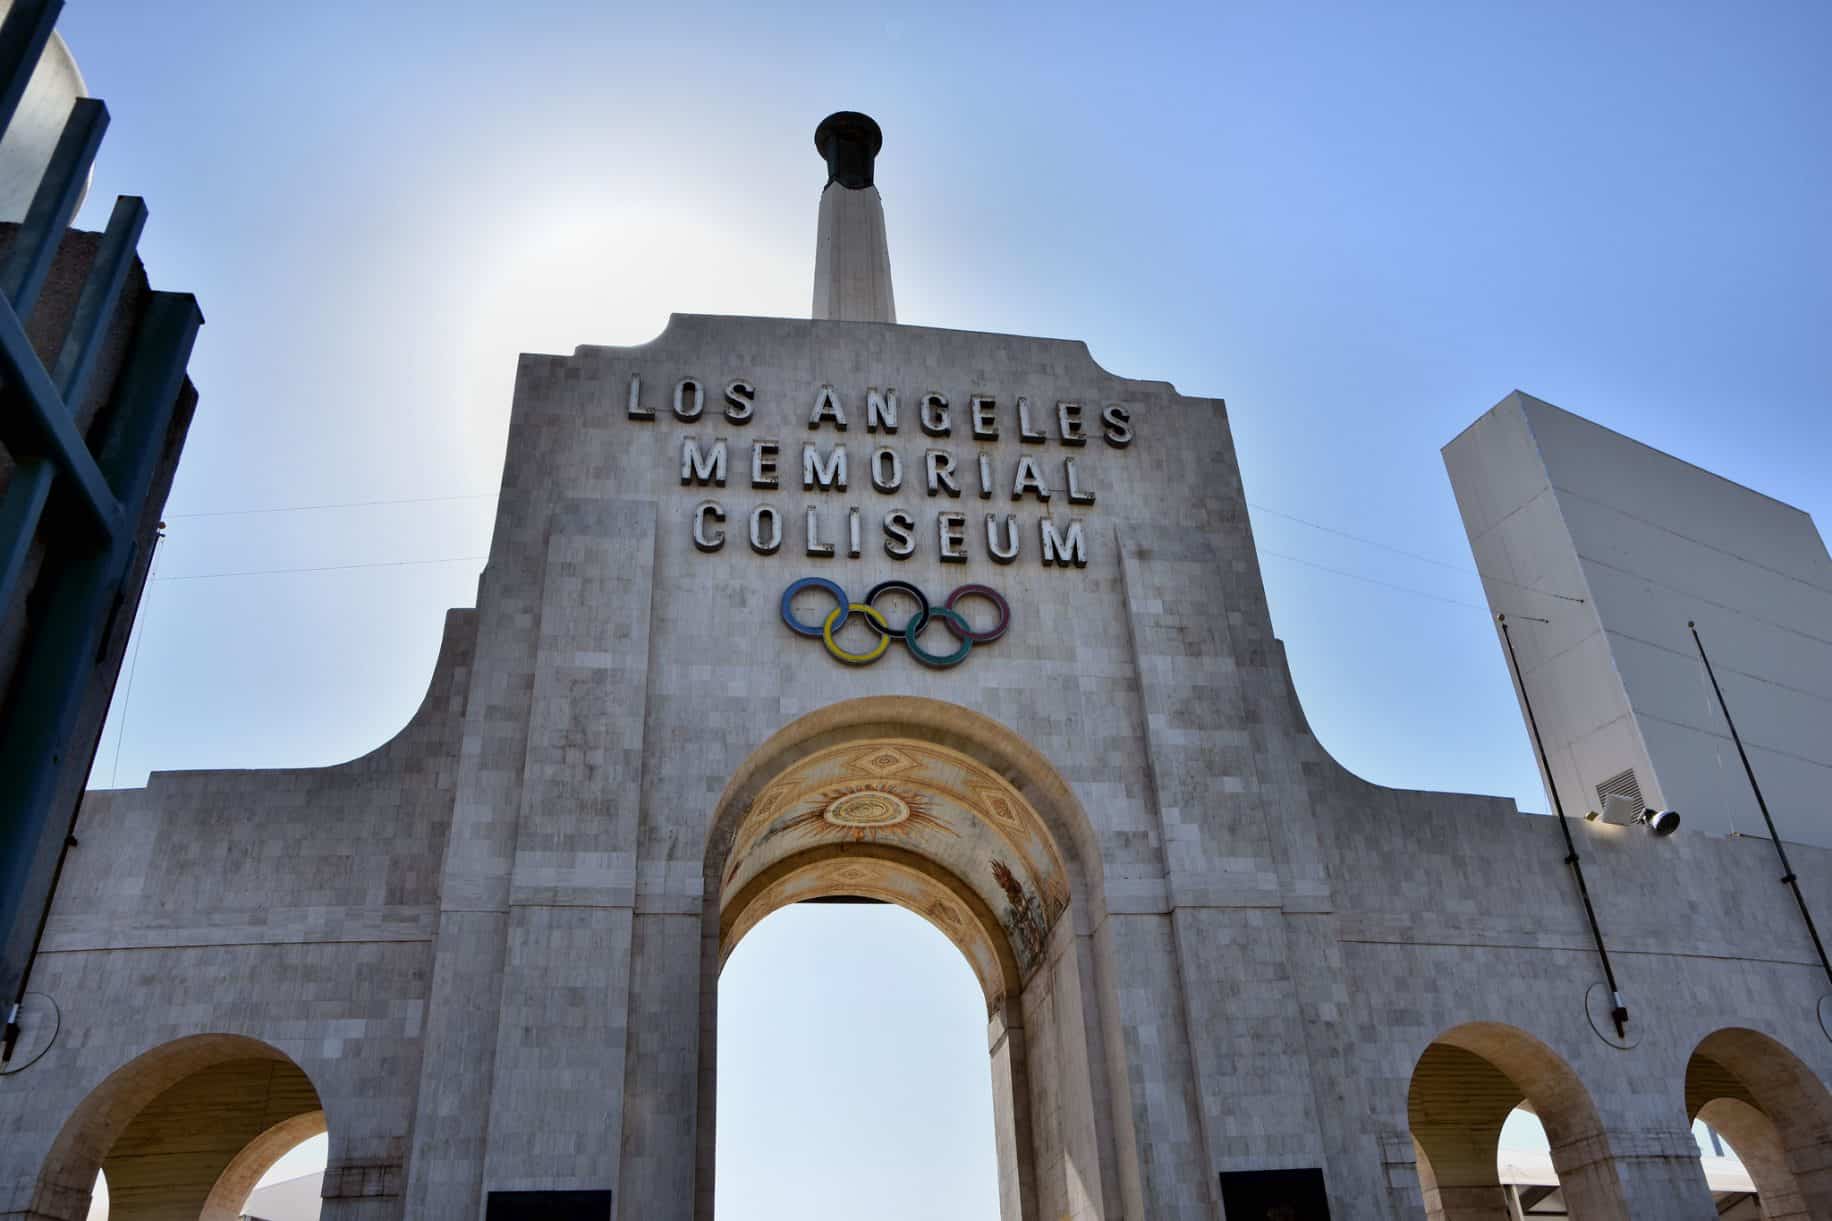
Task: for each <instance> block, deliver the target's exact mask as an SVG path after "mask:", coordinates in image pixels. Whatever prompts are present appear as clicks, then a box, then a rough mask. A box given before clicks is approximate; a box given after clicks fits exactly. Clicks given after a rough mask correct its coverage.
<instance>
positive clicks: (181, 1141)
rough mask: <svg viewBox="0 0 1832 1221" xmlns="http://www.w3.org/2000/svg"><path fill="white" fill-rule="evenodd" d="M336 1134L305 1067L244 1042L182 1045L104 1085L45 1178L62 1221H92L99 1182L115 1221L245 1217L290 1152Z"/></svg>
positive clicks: (219, 1039) (217, 1038)
mask: <svg viewBox="0 0 1832 1221" xmlns="http://www.w3.org/2000/svg"><path fill="white" fill-rule="evenodd" d="M324 1131H325V1115H324V1107H323V1104H322V1103H321V1102H320V1100H319V1097H318V1091H317V1090H316V1088H314V1087H313V1085H312V1083H311V1081H310V1080H309V1079H308V1078H307V1077H306V1075H305V1072H304V1070H302V1069H301V1068H300V1067H299V1066H298V1065H297V1064H295V1063H293V1061H292V1060H291V1059H290V1058H288V1057H287V1056H286V1055H285V1054H284V1053H282V1052H280V1051H279V1050H277V1049H276V1048H273V1047H270V1046H269V1045H267V1044H265V1043H262V1042H259V1041H258V1040H255V1039H249V1038H244V1037H241V1036H238V1035H225V1034H210V1035H197V1036H193V1037H191V1038H185V1039H179V1040H176V1041H174V1042H172V1043H167V1044H165V1045H163V1046H161V1047H158V1048H155V1049H153V1050H151V1051H149V1052H146V1053H145V1054H143V1055H141V1056H139V1057H137V1058H135V1059H134V1060H131V1061H129V1062H128V1063H127V1064H125V1065H123V1066H122V1067H120V1068H118V1069H116V1070H115V1071H114V1072H113V1073H111V1074H109V1075H108V1076H107V1077H106V1078H105V1079H103V1080H102V1081H101V1082H100V1083H99V1084H98V1085H97V1086H96V1087H95V1088H94V1089H92V1090H91V1091H90V1092H89V1094H88V1096H87V1097H85V1098H84V1099H83V1101H82V1102H81V1103H79V1104H78V1105H77V1107H76V1109H75V1110H74V1111H73V1112H72V1113H71V1115H70V1117H69V1118H68V1119H67V1120H66V1121H65V1122H64V1125H63V1128H62V1130H61V1131H60V1132H59V1134H58V1137H57V1140H56V1141H55V1142H54V1143H53V1145H52V1148H51V1152H50V1155H49V1156H48V1157H47V1158H46V1160H45V1165H44V1168H43V1170H42V1172H41V1174H40V1191H39V1193H38V1195H39V1199H40V1200H41V1201H45V1202H46V1203H47V1204H48V1205H49V1208H50V1211H48V1212H44V1210H43V1209H41V1210H40V1211H41V1212H42V1213H43V1215H45V1216H46V1217H48V1218H53V1219H55V1221H82V1219H83V1218H84V1217H85V1216H86V1215H87V1214H88V1212H89V1208H90V1204H91V1193H92V1191H93V1189H94V1185H95V1183H96V1182H97V1180H98V1176H105V1177H106V1180H107V1184H108V1216H109V1221H140V1219H151V1218H159V1219H164V1218H169V1217H196V1218H199V1221H234V1219H235V1218H237V1217H239V1216H240V1215H241V1213H242V1207H243V1205H244V1204H245V1203H246V1202H247V1200H248V1196H249V1194H250V1193H251V1192H252V1191H253V1190H254V1187H255V1185H256V1183H258V1182H259V1181H260V1179H261V1176H262V1175H264V1174H265V1173H266V1172H267V1171H268V1170H269V1169H270V1168H271V1167H272V1166H273V1165H274V1163H275V1162H277V1161H278V1160H279V1159H280V1158H281V1157H282V1156H283V1155H285V1154H286V1153H287V1152H288V1151H290V1150H291V1149H293V1148H294V1147H295V1146H297V1145H298V1144H300V1143H301V1142H303V1141H305V1140H308V1139H310V1138H311V1137H313V1136H316V1135H318V1134H319V1133H322V1132H324Z"/></svg>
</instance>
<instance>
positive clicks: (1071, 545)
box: [1037, 517, 1088, 568]
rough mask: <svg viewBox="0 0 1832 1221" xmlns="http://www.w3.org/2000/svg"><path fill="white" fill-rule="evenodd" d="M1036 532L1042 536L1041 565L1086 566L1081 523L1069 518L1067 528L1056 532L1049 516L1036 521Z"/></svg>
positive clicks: (1086, 552) (1086, 553)
mask: <svg viewBox="0 0 1832 1221" xmlns="http://www.w3.org/2000/svg"><path fill="white" fill-rule="evenodd" d="M1037 528H1038V532H1039V533H1040V534H1041V535H1042V538H1043V566H1044V567H1045V568H1049V567H1056V568H1060V567H1062V566H1063V565H1065V564H1073V565H1075V567H1077V568H1086V567H1087V566H1088V548H1087V545H1086V543H1084V542H1083V541H1082V536H1081V523H1080V522H1079V521H1076V520H1075V519H1073V518H1071V519H1070V520H1069V526H1068V529H1067V530H1065V531H1064V532H1063V533H1061V534H1057V533H1056V523H1055V522H1053V521H1051V520H1050V519H1049V518H1047V517H1044V518H1040V519H1039V520H1038V522H1037Z"/></svg>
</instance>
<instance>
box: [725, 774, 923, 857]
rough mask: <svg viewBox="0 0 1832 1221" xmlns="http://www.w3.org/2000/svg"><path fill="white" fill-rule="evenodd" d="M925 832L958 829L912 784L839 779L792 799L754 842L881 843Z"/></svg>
mask: <svg viewBox="0 0 1832 1221" xmlns="http://www.w3.org/2000/svg"><path fill="white" fill-rule="evenodd" d="M924 831H933V832H935V833H936V834H937V835H947V836H955V835H958V834H959V832H957V831H956V830H955V829H954V828H953V827H950V826H949V825H948V824H947V823H945V822H943V821H942V820H941V819H939V818H937V817H935V812H934V803H933V802H932V801H931V800H930V798H929V797H927V796H926V795H925V794H923V793H922V792H920V791H918V790H916V789H913V788H905V787H902V786H899V785H895V784H843V785H839V786H837V787H835V788H831V789H823V790H821V791H819V792H817V793H814V794H812V795H811V796H809V797H807V798H804V799H803V800H802V801H800V802H798V803H796V805H795V806H793V807H791V811H790V813H788V814H787V815H785V816H783V817H781V818H778V819H777V820H776V821H775V822H774V823H773V824H771V825H770V827H769V828H768V829H767V830H765V831H764V833H763V835H762V836H761V837H760V838H759V840H758V842H759V843H762V842H766V841H768V840H771V839H774V838H775V837H777V836H778V835H787V836H793V837H796V838H799V839H840V840H851V841H853V842H855V843H857V842H861V841H865V842H873V843H883V842H895V841H897V840H900V839H908V838H909V837H911V836H912V835H916V834H919V833H921V832H924Z"/></svg>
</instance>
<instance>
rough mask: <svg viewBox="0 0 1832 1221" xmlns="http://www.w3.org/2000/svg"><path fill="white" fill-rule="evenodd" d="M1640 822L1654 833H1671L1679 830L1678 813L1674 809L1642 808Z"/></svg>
mask: <svg viewBox="0 0 1832 1221" xmlns="http://www.w3.org/2000/svg"><path fill="white" fill-rule="evenodd" d="M1641 823H1642V825H1643V826H1645V827H1647V829H1648V830H1649V831H1650V832H1652V833H1653V834H1655V835H1671V834H1673V832H1675V831H1677V830H1679V813H1678V811H1676V810H1658V811H1656V810H1643V811H1642V812H1641Z"/></svg>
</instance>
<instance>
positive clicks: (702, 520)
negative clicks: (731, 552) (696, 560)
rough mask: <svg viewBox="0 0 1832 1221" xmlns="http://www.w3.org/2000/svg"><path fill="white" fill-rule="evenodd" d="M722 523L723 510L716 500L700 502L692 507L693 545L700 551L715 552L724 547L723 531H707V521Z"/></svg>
mask: <svg viewBox="0 0 1832 1221" xmlns="http://www.w3.org/2000/svg"><path fill="white" fill-rule="evenodd" d="M709 519H710V520H712V521H724V520H725V510H724V509H723V508H721V507H720V505H719V502H718V501H716V500H702V501H701V502H700V503H699V504H697V505H695V506H694V507H693V545H694V546H695V547H697V548H699V549H700V550H701V551H717V550H718V549H719V548H721V547H723V546H725V531H723V530H719V529H710V530H709V529H708V528H707V525H706V523H707V521H708V520H709Z"/></svg>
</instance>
